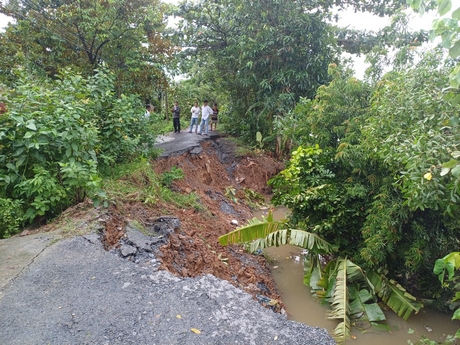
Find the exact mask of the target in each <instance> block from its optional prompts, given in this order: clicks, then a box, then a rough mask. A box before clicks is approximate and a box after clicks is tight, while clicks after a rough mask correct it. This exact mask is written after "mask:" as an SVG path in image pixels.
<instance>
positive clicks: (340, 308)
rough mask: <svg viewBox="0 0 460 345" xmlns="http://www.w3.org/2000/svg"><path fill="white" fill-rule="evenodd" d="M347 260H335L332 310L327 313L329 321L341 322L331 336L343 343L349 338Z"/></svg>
mask: <svg viewBox="0 0 460 345" xmlns="http://www.w3.org/2000/svg"><path fill="white" fill-rule="evenodd" d="M347 261H348V260H347V259H346V258H344V259H338V260H337V266H336V267H337V271H336V272H337V274H336V275H335V276H336V279H335V289H334V295H333V299H332V302H331V308H332V310H331V311H330V312H328V314H327V317H328V318H329V319H338V320H341V322H340V323H339V324H338V325H337V327H336V328H335V329H334V332H333V336H334V338H335V339H336V341H337V342H343V341H345V339H347V338H348V337H349V336H350V328H351V326H350V319H349V317H348V315H349V314H350V310H349V303H348V287H347Z"/></svg>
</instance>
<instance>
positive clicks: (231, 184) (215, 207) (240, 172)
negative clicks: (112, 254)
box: [154, 138, 282, 300]
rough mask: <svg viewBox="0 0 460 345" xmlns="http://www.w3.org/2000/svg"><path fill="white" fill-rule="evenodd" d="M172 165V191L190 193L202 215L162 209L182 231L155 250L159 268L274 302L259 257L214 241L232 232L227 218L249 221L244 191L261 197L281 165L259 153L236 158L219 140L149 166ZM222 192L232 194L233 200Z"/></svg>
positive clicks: (162, 169)
mask: <svg viewBox="0 0 460 345" xmlns="http://www.w3.org/2000/svg"><path fill="white" fill-rule="evenodd" d="M173 166H175V167H178V168H181V169H182V171H183V172H184V174H185V177H184V178H183V179H181V180H177V181H174V182H173V185H172V188H174V190H175V191H178V192H181V193H191V192H194V193H196V194H197V195H198V197H199V200H200V202H201V204H202V205H203V207H204V208H205V211H197V210H177V209H174V207H172V206H170V205H164V208H165V210H164V211H166V212H168V213H170V214H172V215H176V216H177V217H179V218H180V220H181V223H182V227H181V231H180V232H179V233H176V234H172V235H171V236H170V241H169V243H168V244H166V245H165V246H163V247H162V248H161V252H162V266H161V267H162V268H165V269H167V270H169V271H170V272H172V273H175V274H178V275H181V276H196V275H200V274H204V273H211V274H213V275H215V276H216V277H219V278H222V279H225V280H228V281H229V282H231V283H232V284H234V285H236V286H239V287H240V288H243V289H244V290H246V291H248V292H250V293H252V294H254V295H257V294H259V295H265V296H268V297H270V298H273V299H276V300H278V299H279V296H278V294H277V293H276V289H275V285H274V282H273V280H272V278H271V276H270V273H269V270H268V268H267V267H266V261H265V259H264V258H263V257H260V256H254V255H250V254H247V253H245V252H244V251H243V250H242V248H241V247H239V246H229V247H222V246H221V245H220V244H219V243H218V237H219V236H220V235H223V234H225V233H227V232H229V231H232V230H234V229H235V225H232V224H231V221H232V220H237V221H238V223H239V224H240V225H241V224H244V223H245V222H246V221H247V220H248V219H251V218H252V210H251V209H250V208H249V207H248V206H247V205H246V204H245V197H244V195H245V194H244V188H249V189H251V190H253V191H256V192H258V193H261V194H264V195H266V196H267V195H268V193H269V192H270V190H269V188H268V187H267V181H268V179H269V178H271V177H272V176H274V175H275V174H276V173H278V172H279V171H280V170H281V169H282V164H281V163H279V162H277V161H276V160H274V159H272V158H270V157H267V156H263V155H258V156H251V157H249V156H244V157H238V156H236V154H235V145H234V144H233V143H232V142H230V141H228V140H225V139H224V138H220V139H217V140H216V141H207V142H205V143H203V145H202V151H201V152H200V150H196V149H195V150H193V151H191V152H188V153H185V154H183V155H181V156H174V157H169V158H163V159H160V160H158V161H156V162H155V165H154V167H155V170H156V172H157V173H163V172H165V171H169V170H170V169H171V167H173ZM228 190H234V191H235V197H234V198H233V197H232V195H231V193H230V194H228V192H227V191H228ZM226 192H227V195H226ZM231 199H234V200H231ZM235 200H236V201H237V202H235Z"/></svg>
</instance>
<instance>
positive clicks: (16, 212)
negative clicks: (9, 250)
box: [0, 198, 23, 238]
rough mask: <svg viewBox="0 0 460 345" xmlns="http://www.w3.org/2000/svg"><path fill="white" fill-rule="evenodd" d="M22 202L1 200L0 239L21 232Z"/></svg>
mask: <svg viewBox="0 0 460 345" xmlns="http://www.w3.org/2000/svg"><path fill="white" fill-rule="evenodd" d="M21 203H22V202H21V200H11V199H3V198H0V238H7V237H10V236H11V235H14V234H15V233H17V232H19V228H20V226H21V225H22V223H23V212H22V209H21Z"/></svg>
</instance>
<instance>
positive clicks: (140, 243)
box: [126, 226, 153, 252]
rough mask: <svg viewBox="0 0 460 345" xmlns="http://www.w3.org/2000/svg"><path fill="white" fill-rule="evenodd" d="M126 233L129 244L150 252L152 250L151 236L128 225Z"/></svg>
mask: <svg viewBox="0 0 460 345" xmlns="http://www.w3.org/2000/svg"><path fill="white" fill-rule="evenodd" d="M126 235H127V239H126V241H127V242H128V243H129V244H131V245H133V246H135V247H137V248H138V249H141V250H145V251H147V252H150V251H151V250H152V248H151V245H152V243H153V241H152V238H151V237H148V236H145V235H144V234H143V233H141V232H139V231H138V230H136V229H133V228H131V227H130V226H127V227H126Z"/></svg>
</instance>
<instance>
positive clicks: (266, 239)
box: [219, 212, 335, 254]
mask: <svg viewBox="0 0 460 345" xmlns="http://www.w3.org/2000/svg"><path fill="white" fill-rule="evenodd" d="M283 227H285V224H284V223H283V222H275V221H273V214H272V212H269V214H268V217H267V218H264V219H263V220H259V219H257V218H254V219H252V220H250V221H248V224H247V225H245V226H242V227H240V228H238V229H236V230H234V231H232V232H229V233H228V234H225V235H222V236H220V237H219V243H220V244H221V245H223V246H226V245H229V244H234V243H244V242H250V241H254V242H253V243H252V244H251V246H250V251H251V252H255V251H256V250H258V249H264V248H267V247H273V246H276V247H278V246H280V245H284V244H291V245H294V246H298V247H301V248H305V249H308V250H310V251H312V252H314V253H321V254H326V253H331V252H332V251H333V250H335V248H334V247H333V246H332V245H331V244H329V243H328V242H327V241H325V240H323V239H322V238H321V237H319V236H318V235H316V234H313V233H310V232H307V231H303V230H297V229H283Z"/></svg>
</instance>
